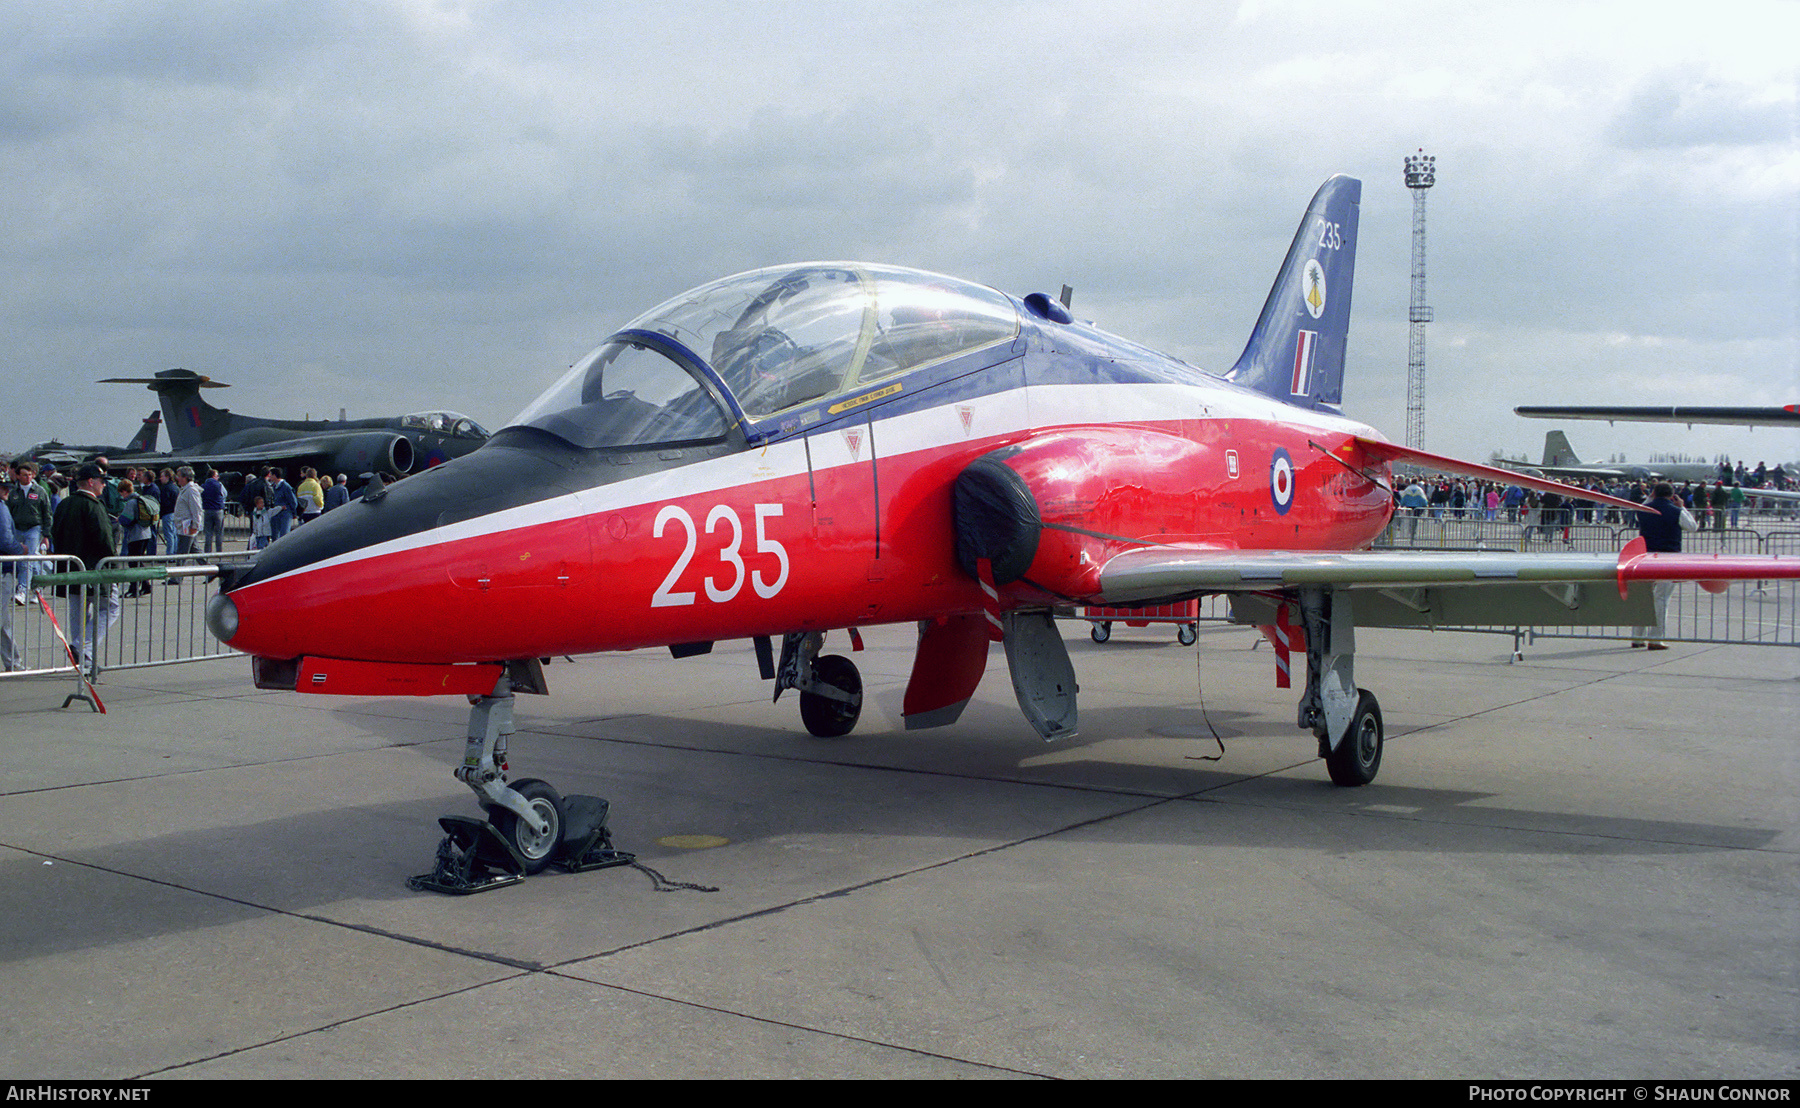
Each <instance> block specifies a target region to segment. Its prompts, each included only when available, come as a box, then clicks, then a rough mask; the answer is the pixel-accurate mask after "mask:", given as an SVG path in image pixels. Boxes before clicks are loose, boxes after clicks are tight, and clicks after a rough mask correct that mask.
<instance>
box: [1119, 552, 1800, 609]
mask: <svg viewBox="0 0 1800 1108" xmlns="http://www.w3.org/2000/svg"><path fill="white" fill-rule="evenodd" d="M1776 578H1800V558H1792V557H1776V556H1767V555H1749V554H1648V553H1645V552H1644V544H1643V540H1642V539H1636V540H1634V541H1633V542H1632V543H1631V544H1630V545H1628V546H1627V547H1626V548H1625V549H1624V550H1623V551H1621V552H1620V553H1618V554H1584V553H1569V554H1563V553H1550V554H1530V553H1526V554H1521V553H1514V552H1511V551H1498V552H1473V553H1449V552H1446V553H1434V552H1429V551H1399V550H1393V551H1388V550H1359V551H1347V552H1325V551H1298V550H1220V549H1215V548H1202V547H1197V546H1191V545H1181V544H1172V545H1163V546H1147V547H1142V548H1139V549H1136V550H1128V551H1125V552H1123V553H1121V554H1118V555H1115V556H1114V557H1113V558H1112V559H1111V560H1110V561H1108V562H1107V563H1106V565H1105V566H1104V567H1103V568H1102V569H1101V571H1100V594H1101V599H1102V602H1103V603H1105V604H1107V605H1109V606H1115V607H1135V606H1141V605H1144V604H1147V603H1151V602H1159V603H1160V602H1167V601H1171V600H1175V599H1179V598H1185V597H1192V596H1197V595H1201V594H1204V593H1234V594H1255V593H1265V594H1266V593H1272V592H1276V591H1279V590H1284V589H1293V588H1300V587H1304V586H1309V585H1328V586H1331V587H1333V588H1335V589H1351V590H1355V591H1356V592H1357V593H1358V599H1357V600H1356V602H1355V603H1356V612H1357V614H1356V622H1357V624H1358V625H1362V626H1393V627H1416V626H1431V625H1455V624H1468V625H1483V624H1486V625H1507V626H1512V625H1518V626H1525V625H1550V624H1562V625H1569V624H1580V625H1594V624H1630V623H1648V622H1653V618H1652V617H1648V616H1647V614H1646V613H1647V604H1648V600H1649V590H1648V589H1642V588H1640V589H1630V588H1629V586H1630V585H1631V584H1632V583H1634V582H1644V581H1703V582H1714V581H1734V580H1771V579H1776ZM1236 602H1237V598H1236V597H1234V604H1235V603H1236ZM1253 607H1254V606H1253ZM1254 622H1265V621H1263V620H1254Z"/></svg>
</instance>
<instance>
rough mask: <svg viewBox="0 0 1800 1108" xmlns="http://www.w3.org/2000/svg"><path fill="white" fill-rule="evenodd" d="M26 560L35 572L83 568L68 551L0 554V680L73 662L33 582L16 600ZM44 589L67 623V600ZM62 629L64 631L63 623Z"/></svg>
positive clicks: (70, 667) (61, 669) (66, 668)
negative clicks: (22, 599)
mask: <svg viewBox="0 0 1800 1108" xmlns="http://www.w3.org/2000/svg"><path fill="white" fill-rule="evenodd" d="M0 510H4V509H0ZM27 563H29V564H31V565H32V566H33V567H34V568H33V570H32V572H33V573H34V574H45V573H52V572H56V573H68V572H71V571H77V570H81V569H83V568H85V567H83V566H82V564H81V559H80V558H77V557H75V556H74V555H71V554H38V555H35V556H31V557H25V556H21V555H16V554H10V555H6V556H4V557H0V609H4V613H3V614H0V680H5V679H6V678H9V677H35V676H41V675H43V674H49V673H67V674H73V673H74V672H75V666H74V664H73V663H72V662H70V660H69V652H68V651H67V650H65V649H64V648H63V644H62V641H61V640H60V639H58V638H57V637H56V631H55V630H54V629H53V628H52V627H51V626H50V621H49V620H48V619H46V618H45V617H44V610H43V608H42V607H41V606H39V604H38V598H37V595H36V593H37V591H38V589H37V585H36V584H35V582H34V583H33V586H32V591H31V592H30V593H27V594H25V597H24V603H23V604H19V603H16V602H15V598H16V597H17V595H18V593H19V567H21V566H22V565H25V564H27ZM43 592H44V599H45V600H47V601H49V602H50V606H51V610H52V611H54V612H55V613H56V619H57V622H59V623H66V621H67V619H68V610H69V606H68V602H67V601H66V600H64V599H63V598H62V597H59V596H56V595H54V594H53V593H52V591H51V590H50V589H48V588H46V589H44V590H43ZM64 631H65V633H66V632H67V628H66V627H65V628H64Z"/></svg>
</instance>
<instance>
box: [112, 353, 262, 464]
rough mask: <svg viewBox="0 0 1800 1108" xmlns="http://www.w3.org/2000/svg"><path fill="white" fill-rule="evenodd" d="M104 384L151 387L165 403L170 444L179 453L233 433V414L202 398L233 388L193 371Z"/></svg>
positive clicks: (123, 379)
mask: <svg viewBox="0 0 1800 1108" xmlns="http://www.w3.org/2000/svg"><path fill="white" fill-rule="evenodd" d="M100 383H101V384H103V385H147V386H149V388H150V391H151V392H153V393H155V394H156V395H157V398H158V399H159V400H161V401H162V418H163V422H164V423H166V424H167V425H168V427H169V445H170V446H171V447H173V448H174V449H176V450H184V449H187V448H188V447H192V446H198V445H199V444H200V443H203V442H211V441H212V440H214V439H217V438H221V437H223V436H224V435H225V434H227V433H228V432H230V431H231V430H232V415H231V413H230V412H229V411H227V410H225V409H223V408H215V407H213V406H212V405H211V404H208V403H207V402H206V401H204V400H202V399H200V390H201V389H223V388H229V387H230V386H229V385H226V384H223V383H222V382H219V381H215V380H213V379H212V378H210V377H203V376H201V375H200V374H198V373H195V372H194V371H193V370H191V369H165V370H162V371H161V372H159V373H157V375H156V376H154V377H107V378H104V379H103V380H101V382H100Z"/></svg>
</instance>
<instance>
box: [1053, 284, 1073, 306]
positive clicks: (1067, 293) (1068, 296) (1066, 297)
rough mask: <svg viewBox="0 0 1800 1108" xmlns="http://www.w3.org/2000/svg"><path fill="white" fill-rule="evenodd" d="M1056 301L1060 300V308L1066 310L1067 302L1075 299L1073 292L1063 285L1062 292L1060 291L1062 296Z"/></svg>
mask: <svg viewBox="0 0 1800 1108" xmlns="http://www.w3.org/2000/svg"><path fill="white" fill-rule="evenodd" d="M1057 299H1058V300H1061V301H1062V306H1063V307H1065V308H1066V307H1068V306H1069V301H1071V300H1073V299H1075V290H1074V289H1072V288H1070V287H1069V286H1067V285H1064V286H1063V290H1062V295H1061V296H1059V297H1057Z"/></svg>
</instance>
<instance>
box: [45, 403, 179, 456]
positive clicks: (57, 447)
mask: <svg viewBox="0 0 1800 1108" xmlns="http://www.w3.org/2000/svg"><path fill="white" fill-rule="evenodd" d="M162 421H163V417H162V413H161V412H151V413H150V414H149V416H148V417H146V418H145V420H144V425H143V426H142V427H140V428H138V433H137V437H136V438H133V439H132V440H131V441H130V442H128V443H126V444H125V445H124V446H101V445H99V444H97V443H88V444H81V445H74V444H70V443H66V442H58V441H57V440H55V439H51V440H50V441H49V442H40V443H38V444H36V445H35V446H28V447H26V448H25V449H24V450H21V451H19V455H18V456H19V457H21V458H29V459H31V460H32V461H34V462H36V463H38V464H39V465H43V464H44V463H46V462H48V463H50V464H51V465H53V466H55V467H57V468H58V469H62V468H64V467H67V466H76V465H80V464H81V463H82V462H85V461H87V460H88V459H89V458H94V457H98V456H101V455H105V456H106V458H107V460H109V461H110V460H111V459H112V458H113V457H115V456H119V455H125V454H145V453H149V452H151V451H154V450H155V449H156V432H157V429H158V428H160V427H161V426H162Z"/></svg>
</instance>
